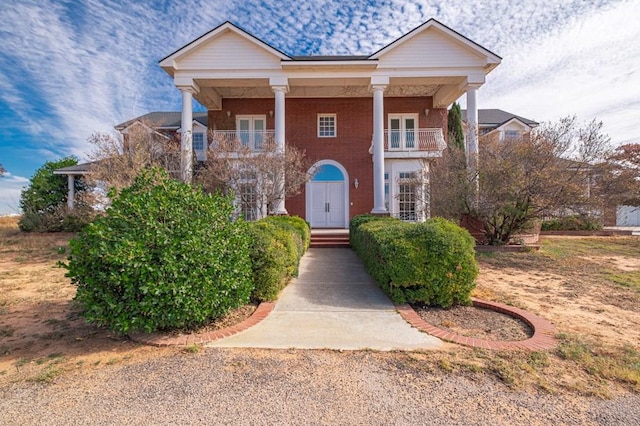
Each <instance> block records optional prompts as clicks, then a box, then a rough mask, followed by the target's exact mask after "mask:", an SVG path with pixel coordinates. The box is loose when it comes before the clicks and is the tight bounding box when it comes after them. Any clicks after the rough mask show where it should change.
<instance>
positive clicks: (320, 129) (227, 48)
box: [118, 19, 501, 228]
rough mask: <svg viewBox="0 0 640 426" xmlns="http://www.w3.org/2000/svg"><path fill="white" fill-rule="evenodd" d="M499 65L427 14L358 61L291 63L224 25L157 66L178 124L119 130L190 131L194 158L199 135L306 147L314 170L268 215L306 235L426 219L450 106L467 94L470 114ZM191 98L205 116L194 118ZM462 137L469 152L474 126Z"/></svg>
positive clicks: (169, 118)
mask: <svg viewBox="0 0 640 426" xmlns="http://www.w3.org/2000/svg"><path fill="white" fill-rule="evenodd" d="M500 61H501V58H500V57H499V56H497V55H496V54H494V53H492V52H491V51H489V50H487V49H485V48H484V47H482V46H480V45H478V44H477V43H475V42H473V41H471V40H469V39H468V38H466V37H464V36H462V35H461V34H459V33H457V32H455V31H453V30H452V29H450V28H448V27H447V26H445V25H443V24H441V23H440V22H438V21H436V20H433V19H431V20H429V21H427V22H426V23H424V24H422V25H420V26H419V27H417V28H415V29H414V30H412V31H411V32H409V33H407V34H405V35H403V36H402V37H400V38H399V39H397V40H395V41H394V42H392V43H390V44H389V45H387V46H385V47H383V48H382V49H380V50H378V51H377V52H374V53H373V54H371V55H363V56H290V55H288V54H286V53H284V52H281V51H279V50H278V49H276V48H274V47H272V46H270V45H268V44H267V43H265V42H263V41H262V40H260V39H258V38H256V37H255V36H253V35H251V34H249V33H248V32H246V31H244V30H242V29H240V28H239V27H237V26H235V25H234V24H232V23H230V22H225V23H224V24H222V25H220V26H218V27H217V28H215V29H213V30H211V31H209V32H208V33H206V34H204V35H202V36H201V37H199V38H197V39H196V40H194V41H192V42H190V43H189V44H187V45H186V46H184V47H182V48H180V49H178V50H177V51H175V52H173V53H172V54H170V55H169V56H167V57H166V58H164V59H162V60H161V61H160V66H161V67H162V68H163V69H164V70H165V71H166V72H167V73H168V74H169V75H170V76H171V77H172V78H173V81H174V84H175V86H176V87H177V88H178V89H179V90H180V91H181V92H182V111H181V113H180V114H179V118H178V114H176V113H151V114H147V115H146V116H142V117H139V118H138V119H134V120H131V121H129V122H127V123H123V124H121V125H119V126H118V127H119V129H120V130H121V131H123V132H125V131H126V129H127V127H128V126H130V125H132V124H133V123H135V122H143V121H146V120H148V121H150V122H156V121H155V119H156V118H159V119H160V121H162V120H164V123H163V126H164V130H167V131H179V132H180V133H181V135H182V138H183V150H185V149H189V150H190V149H191V147H192V146H191V142H190V139H191V136H190V135H193V137H192V139H193V141H192V143H193V149H195V150H196V154H197V158H198V159H204V158H205V157H206V155H207V154H206V149H202V148H203V147H204V146H203V145H204V140H203V141H202V143H201V142H200V136H197V135H199V134H203V135H205V134H206V133H208V134H209V138H208V139H207V140H206V143H207V145H209V146H210V147H214V146H215V144H216V141H220V140H225V139H226V140H228V139H233V140H239V141H241V142H242V144H243V145H244V146H246V147H249V148H250V149H253V150H260V147H261V141H264V140H265V138H271V140H274V141H275V143H276V144H277V146H278V147H279V148H280V149H286V147H287V146H295V147H296V148H298V149H300V150H304V151H305V153H306V156H307V158H309V159H311V160H312V161H313V162H314V165H313V167H312V169H313V170H317V173H316V174H315V175H314V177H313V178H312V179H311V181H309V182H308V183H307V184H306V186H305V188H304V191H303V192H302V193H301V194H300V195H298V196H295V197H292V198H288V199H286V200H284V197H283V199H282V201H281V202H280V203H279V204H278V205H276V206H273V210H272V213H275V214H284V213H289V214H293V215H299V216H301V217H303V218H305V219H306V220H307V221H308V222H310V223H311V226H312V227H314V228H346V227H348V224H349V220H350V218H352V217H353V216H355V215H357V214H362V213H374V214H391V215H393V216H397V217H400V218H402V219H405V220H423V219H424V218H425V217H427V216H428V205H425V206H423V205H421V204H424V203H423V202H421V201H420V200H423V199H424V198H426V197H423V196H422V195H423V194H422V191H423V190H422V188H423V187H424V186H425V185H427V184H428V174H429V163H430V161H431V160H432V159H434V158H437V157H440V156H441V155H442V150H443V149H444V148H445V147H446V141H445V137H446V136H445V135H447V109H448V107H449V105H451V103H452V102H454V101H455V100H457V99H458V98H459V97H461V96H462V95H465V94H466V96H467V105H468V108H469V109H470V110H471V111H474V110H476V111H477V107H476V105H477V100H476V92H477V89H478V88H479V87H480V86H481V85H482V84H484V82H485V77H486V75H487V74H488V73H489V72H491V71H492V70H493V69H494V68H495V67H496V66H498V65H499V63H500ZM194 97H195V99H197V100H198V102H199V103H200V104H201V105H203V106H204V107H205V108H207V110H208V112H207V113H206V116H207V118H206V120H205V119H204V117H203V114H200V113H193V111H192V102H193V101H192V100H193V98H194ZM474 116H477V114H475V115H474V114H471V117H472V118H473V117H474ZM472 121H473V120H472ZM470 125H471V127H472V129H477V123H473V122H472V123H470ZM154 128H155V130H162V129H159V128H157V127H155V125H154ZM203 137H204V136H203ZM470 137H471V139H472V142H473V143H472V144H471V146H472V147H476V149H477V131H476V132H471V136H470ZM184 158H188V159H187V160H184ZM190 158H192V156H191V155H185V156H184V157H183V165H182V177H183V179H184V180H189V179H190V176H191V167H192V166H191V164H190ZM416 180H419V181H420V180H421V184H415V182H416ZM249 207H251V206H249ZM240 210H241V211H248V210H251V209H250V208H247V206H241V209H240Z"/></svg>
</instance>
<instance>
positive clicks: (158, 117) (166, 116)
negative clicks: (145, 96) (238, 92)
mask: <svg viewBox="0 0 640 426" xmlns="http://www.w3.org/2000/svg"><path fill="white" fill-rule="evenodd" d="M193 119H194V120H196V121H197V122H198V123H200V124H202V125H203V126H205V127H206V126H207V113H206V112H194V113H193ZM136 121H140V122H143V123H150V124H151V126H152V127H154V128H165V129H179V128H180V122H181V121H182V113H181V112H177V111H156V112H150V113H147V114H145V115H141V116H140V117H136V118H133V119H131V120H127V121H125V122H124V123H120V124H118V125H116V126H115V127H116V129H118V130H122V129H124V128H126V127H129V126H130V125H131V124H133V123H135V122H136Z"/></svg>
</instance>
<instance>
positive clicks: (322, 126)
mask: <svg viewBox="0 0 640 426" xmlns="http://www.w3.org/2000/svg"><path fill="white" fill-rule="evenodd" d="M318 137H319V138H335V137H336V115H335V114H318Z"/></svg>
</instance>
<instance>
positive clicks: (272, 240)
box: [249, 220, 289, 301]
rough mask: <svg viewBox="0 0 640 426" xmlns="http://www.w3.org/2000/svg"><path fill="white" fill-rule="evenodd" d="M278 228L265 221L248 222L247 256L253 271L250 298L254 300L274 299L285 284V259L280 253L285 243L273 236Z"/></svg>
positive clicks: (286, 279) (283, 250) (286, 270)
mask: <svg viewBox="0 0 640 426" xmlns="http://www.w3.org/2000/svg"><path fill="white" fill-rule="evenodd" d="M277 232H278V229H277V228H276V227H275V226H274V225H273V224H271V223H268V222H265V221H262V220H261V221H258V222H252V223H250V224H249V235H250V239H251V243H250V245H249V256H250V258H251V269H252V271H253V291H252V293H251V298H252V299H253V300H256V301H266V300H267V301H271V300H275V299H276V298H277V297H278V294H280V291H281V290H282V289H283V288H284V287H285V285H286V284H287V281H288V278H289V275H288V268H287V259H286V257H285V256H283V255H282V253H283V252H285V251H286V247H285V245H284V244H283V243H282V242H281V241H280V239H278V238H276V237H275V234H276V233H277Z"/></svg>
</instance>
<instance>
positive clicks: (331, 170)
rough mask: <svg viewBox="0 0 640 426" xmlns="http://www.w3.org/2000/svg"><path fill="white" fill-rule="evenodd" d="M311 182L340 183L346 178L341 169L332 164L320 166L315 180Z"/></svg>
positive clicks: (314, 177) (314, 176)
mask: <svg viewBox="0 0 640 426" xmlns="http://www.w3.org/2000/svg"><path fill="white" fill-rule="evenodd" d="M311 180H312V181H314V182H316V181H318V182H320V181H326V182H340V181H343V180H344V176H343V175H342V172H341V171H340V169H339V168H337V167H336V166H334V165H332V164H323V165H322V166H320V168H319V169H318V171H317V172H316V174H315V175H313V179H311Z"/></svg>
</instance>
